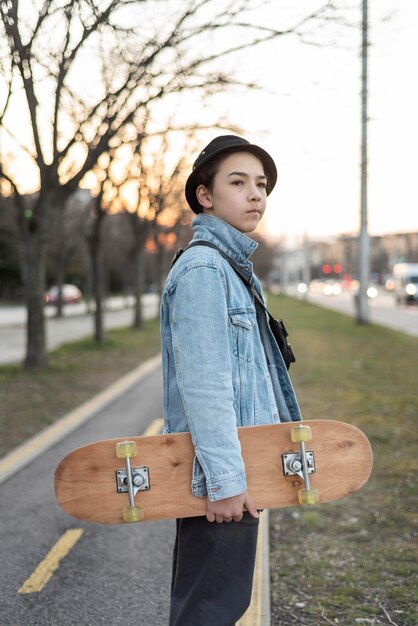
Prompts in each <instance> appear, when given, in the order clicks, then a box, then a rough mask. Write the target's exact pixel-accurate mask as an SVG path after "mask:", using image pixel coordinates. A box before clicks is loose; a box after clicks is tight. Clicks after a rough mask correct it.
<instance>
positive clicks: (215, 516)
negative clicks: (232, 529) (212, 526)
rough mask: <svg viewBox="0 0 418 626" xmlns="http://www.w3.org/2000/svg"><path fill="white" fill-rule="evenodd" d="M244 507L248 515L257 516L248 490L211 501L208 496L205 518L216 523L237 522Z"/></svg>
mask: <svg viewBox="0 0 418 626" xmlns="http://www.w3.org/2000/svg"><path fill="white" fill-rule="evenodd" d="M244 507H245V509H246V510H247V511H248V513H249V514H250V515H252V516H253V517H259V515H258V512H257V509H256V506H255V504H254V500H253V499H252V497H251V496H250V494H249V493H248V491H246V492H245V493H240V494H239V495H238V496H232V497H231V498H225V499H224V500H217V502H211V501H210V500H209V498H208V499H207V504H206V519H207V520H208V522H218V524H221V523H222V522H232V520H233V521H234V522H239V521H240V520H241V519H242V516H243V513H244Z"/></svg>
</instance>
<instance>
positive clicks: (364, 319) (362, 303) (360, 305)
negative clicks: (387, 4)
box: [356, 0, 370, 324]
mask: <svg viewBox="0 0 418 626" xmlns="http://www.w3.org/2000/svg"><path fill="white" fill-rule="evenodd" d="M367 38H368V0H363V20H362V51H361V58H362V76H361V85H362V86H361V192H360V193H361V202H360V235H359V245H358V263H359V283H360V284H359V291H358V297H357V299H356V301H357V322H358V323H360V324H367V323H368V321H369V305H368V301H367V287H368V282H369V273H370V238H369V234H368V231H367V55H368V41H367Z"/></svg>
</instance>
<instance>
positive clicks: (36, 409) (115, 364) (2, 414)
mask: <svg viewBox="0 0 418 626" xmlns="http://www.w3.org/2000/svg"><path fill="white" fill-rule="evenodd" d="M159 350H160V334H159V325H158V322H157V321H156V320H154V321H147V322H145V324H144V327H143V329H141V330H139V331H138V330H135V329H132V328H125V329H119V330H112V331H108V333H107V340H106V342H105V343H104V344H103V345H99V344H96V343H95V342H94V341H93V340H92V339H84V340H82V341H77V342H75V343H70V344H66V345H64V346H62V347H60V348H58V349H57V350H54V351H53V352H51V353H50V358H49V366H48V368H47V369H45V370H40V371H26V370H24V369H22V368H21V367H20V366H19V365H9V366H3V367H0V392H1V397H2V401H1V403H0V456H2V455H4V454H6V453H7V452H9V451H10V450H12V449H13V448H15V447H16V446H17V445H18V444H19V443H22V442H23V441H24V440H26V439H27V438H28V437H31V436H32V435H34V434H36V433H38V432H39V431H40V430H41V429H42V428H45V427H46V426H49V425H50V424H52V423H53V422H54V421H55V420H57V419H59V418H60V417H62V416H63V415H64V414H65V413H67V412H68V411H69V410H71V409H73V408H75V407H76V406H78V405H79V404H81V403H82V402H85V401H86V400H88V399H90V398H91V397H92V396H93V395H94V394H96V393H98V392H99V391H101V390H102V389H104V388H105V387H107V386H108V385H109V384H110V383H112V382H114V381H115V380H117V379H118V378H120V377H121V376H123V375H124V374H125V373H127V372H129V371H130V370H132V369H133V368H135V367H137V366H138V365H140V364H141V363H142V362H143V361H145V360H146V359H148V358H149V357H151V356H153V355H155V354H157V353H158V351H159Z"/></svg>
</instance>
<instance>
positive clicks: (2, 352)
mask: <svg viewBox="0 0 418 626" xmlns="http://www.w3.org/2000/svg"><path fill="white" fill-rule="evenodd" d="M158 302H159V299H158V296H157V295H156V294H146V295H145V296H143V299H142V304H143V315H144V318H145V319H149V318H151V317H156V316H157V315H158ZM131 305H132V301H131V299H129V298H111V299H109V301H108V307H107V310H106V312H105V326H106V328H107V329H111V328H122V327H124V326H130V325H131V324H132V319H133V309H132V308H130V307H131ZM54 314H55V307H45V316H46V317H47V322H46V334H47V346H48V349H49V350H52V349H53V348H57V347H58V346H60V345H62V344H63V343H66V342H69V341H76V340H78V339H83V338H84V337H88V336H92V335H93V332H94V331H93V324H94V321H93V316H92V315H91V314H87V306H86V304H85V303H80V304H74V305H66V306H65V307H64V317H62V318H55V317H52V316H53V315H54ZM25 323H26V309H25V308H24V307H22V306H14V307H0V365H4V364H6V363H21V362H22V361H23V359H24V357H25V350H26V334H25Z"/></svg>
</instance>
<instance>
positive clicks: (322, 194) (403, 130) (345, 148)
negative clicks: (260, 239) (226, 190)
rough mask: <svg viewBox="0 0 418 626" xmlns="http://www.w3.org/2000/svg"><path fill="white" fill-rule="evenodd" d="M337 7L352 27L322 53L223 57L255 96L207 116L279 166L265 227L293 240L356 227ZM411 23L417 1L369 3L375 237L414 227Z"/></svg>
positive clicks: (303, 46)
mask: <svg viewBox="0 0 418 626" xmlns="http://www.w3.org/2000/svg"><path fill="white" fill-rule="evenodd" d="M220 1H223V0H220ZM320 4H321V1H320V0H297V2H296V1H295V0H274V2H270V3H267V4H266V5H264V3H263V2H260V3H257V2H255V1H254V6H258V7H259V8H257V9H256V10H254V11H253V13H252V15H251V19H253V20H254V22H256V23H260V22H261V23H262V22H263V20H264V23H266V24H268V23H269V22H270V20H271V23H274V24H276V25H277V24H280V23H282V22H283V21H284V20H285V19H286V20H287V22H286V23H287V24H290V23H291V22H292V18H293V15H294V16H295V18H296V16H300V15H305V14H306V13H308V12H310V11H311V10H312V9H313V8H314V7H318V6H319V5H320ZM335 4H336V5H337V6H338V7H344V15H345V16H346V17H347V18H348V19H349V20H350V21H351V22H353V23H354V22H356V23H357V24H356V25H353V26H346V25H339V26H334V27H332V26H327V27H326V28H323V29H321V31H319V32H317V33H315V36H313V37H312V38H313V39H314V40H315V41H316V42H317V43H319V42H320V43H321V44H322V45H320V46H318V45H309V44H307V43H302V42H301V41H300V40H299V39H298V38H296V37H295V36H292V35H287V36H283V37H279V38H277V39H275V40H274V41H272V42H270V43H267V44H262V45H260V46H258V47H256V48H251V49H249V50H246V51H244V52H241V53H240V54H239V55H238V56H236V57H234V58H233V59H226V60H225V64H226V66H227V67H228V68H229V69H231V68H233V71H234V72H235V73H236V74H235V75H236V76H237V78H238V79H239V78H242V79H243V80H248V81H250V80H251V81H255V82H256V83H257V84H258V85H259V86H260V88H259V89H258V90H252V91H248V90H243V89H235V90H228V91H227V92H225V93H222V94H219V95H217V96H215V97H214V99H213V100H212V101H211V103H210V105H209V110H210V111H211V112H212V114H215V115H218V114H219V115H227V117H228V119H229V121H230V122H231V123H233V124H236V125H238V126H240V127H241V128H242V129H243V134H244V136H245V137H246V138H247V139H249V140H250V141H253V142H254V143H258V144H260V145H262V146H263V147H264V148H265V149H267V150H268V151H269V152H270V154H271V155H272V156H273V158H274V159H275V161H276V164H277V168H278V172H279V178H278V183H277V186H276V189H275V190H274V191H273V193H272V194H271V196H270V197H269V201H268V210H267V213H266V216H265V218H264V220H263V223H262V228H261V230H262V231H263V232H264V234H265V235H268V236H270V237H272V238H278V237H280V238H284V239H285V240H287V241H289V242H290V243H292V242H296V243H298V242H300V241H301V240H302V239H303V238H304V237H308V238H326V237H329V236H333V235H338V234H341V233H347V234H355V233H357V232H358V229H359V223H360V217H359V216H360V146H361V135H360V131H361V123H360V120H361V102H360V91H361V82H360V77H361V59H360V44H361V29H360V22H361V0H335ZM25 6H26V5H25ZM263 11H264V12H263ZM272 11H273V12H276V13H275V14H274V15H273V14H272ZM417 23H418V2H417V1H416V0H402V1H399V0H369V24H370V30H369V41H370V47H369V125H368V133H369V139H368V148H369V176H368V182H369V185H368V224H369V232H370V233H371V234H372V235H377V234H385V233H395V232H405V231H417V230H418V190H417V186H416V185H415V178H416V166H417V157H416V151H417V145H418V119H417V113H416V112H417V111H418V81H417V79H416V61H415V60H416V59H417V58H418V37H417V36H416V24H417ZM223 62H224V61H223ZM186 101H187V102H188V107H189V109H187V108H186V110H185V116H186V117H188V116H189V117H190V119H196V116H197V117H198V116H199V114H200V108H199V109H198V107H200V106H201V105H200V104H199V105H196V100H194V99H193V97H191V98H189V99H188V100H186ZM15 114H17V110H15ZM202 116H204V113H202ZM200 121H201V122H202V123H204V122H205V121H206V119H204V118H203V117H202V119H201V120H200ZM22 132H23V131H22ZM212 136H213V133H211V135H210V136H208V137H207V139H208V140H209V139H211V138H212Z"/></svg>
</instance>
